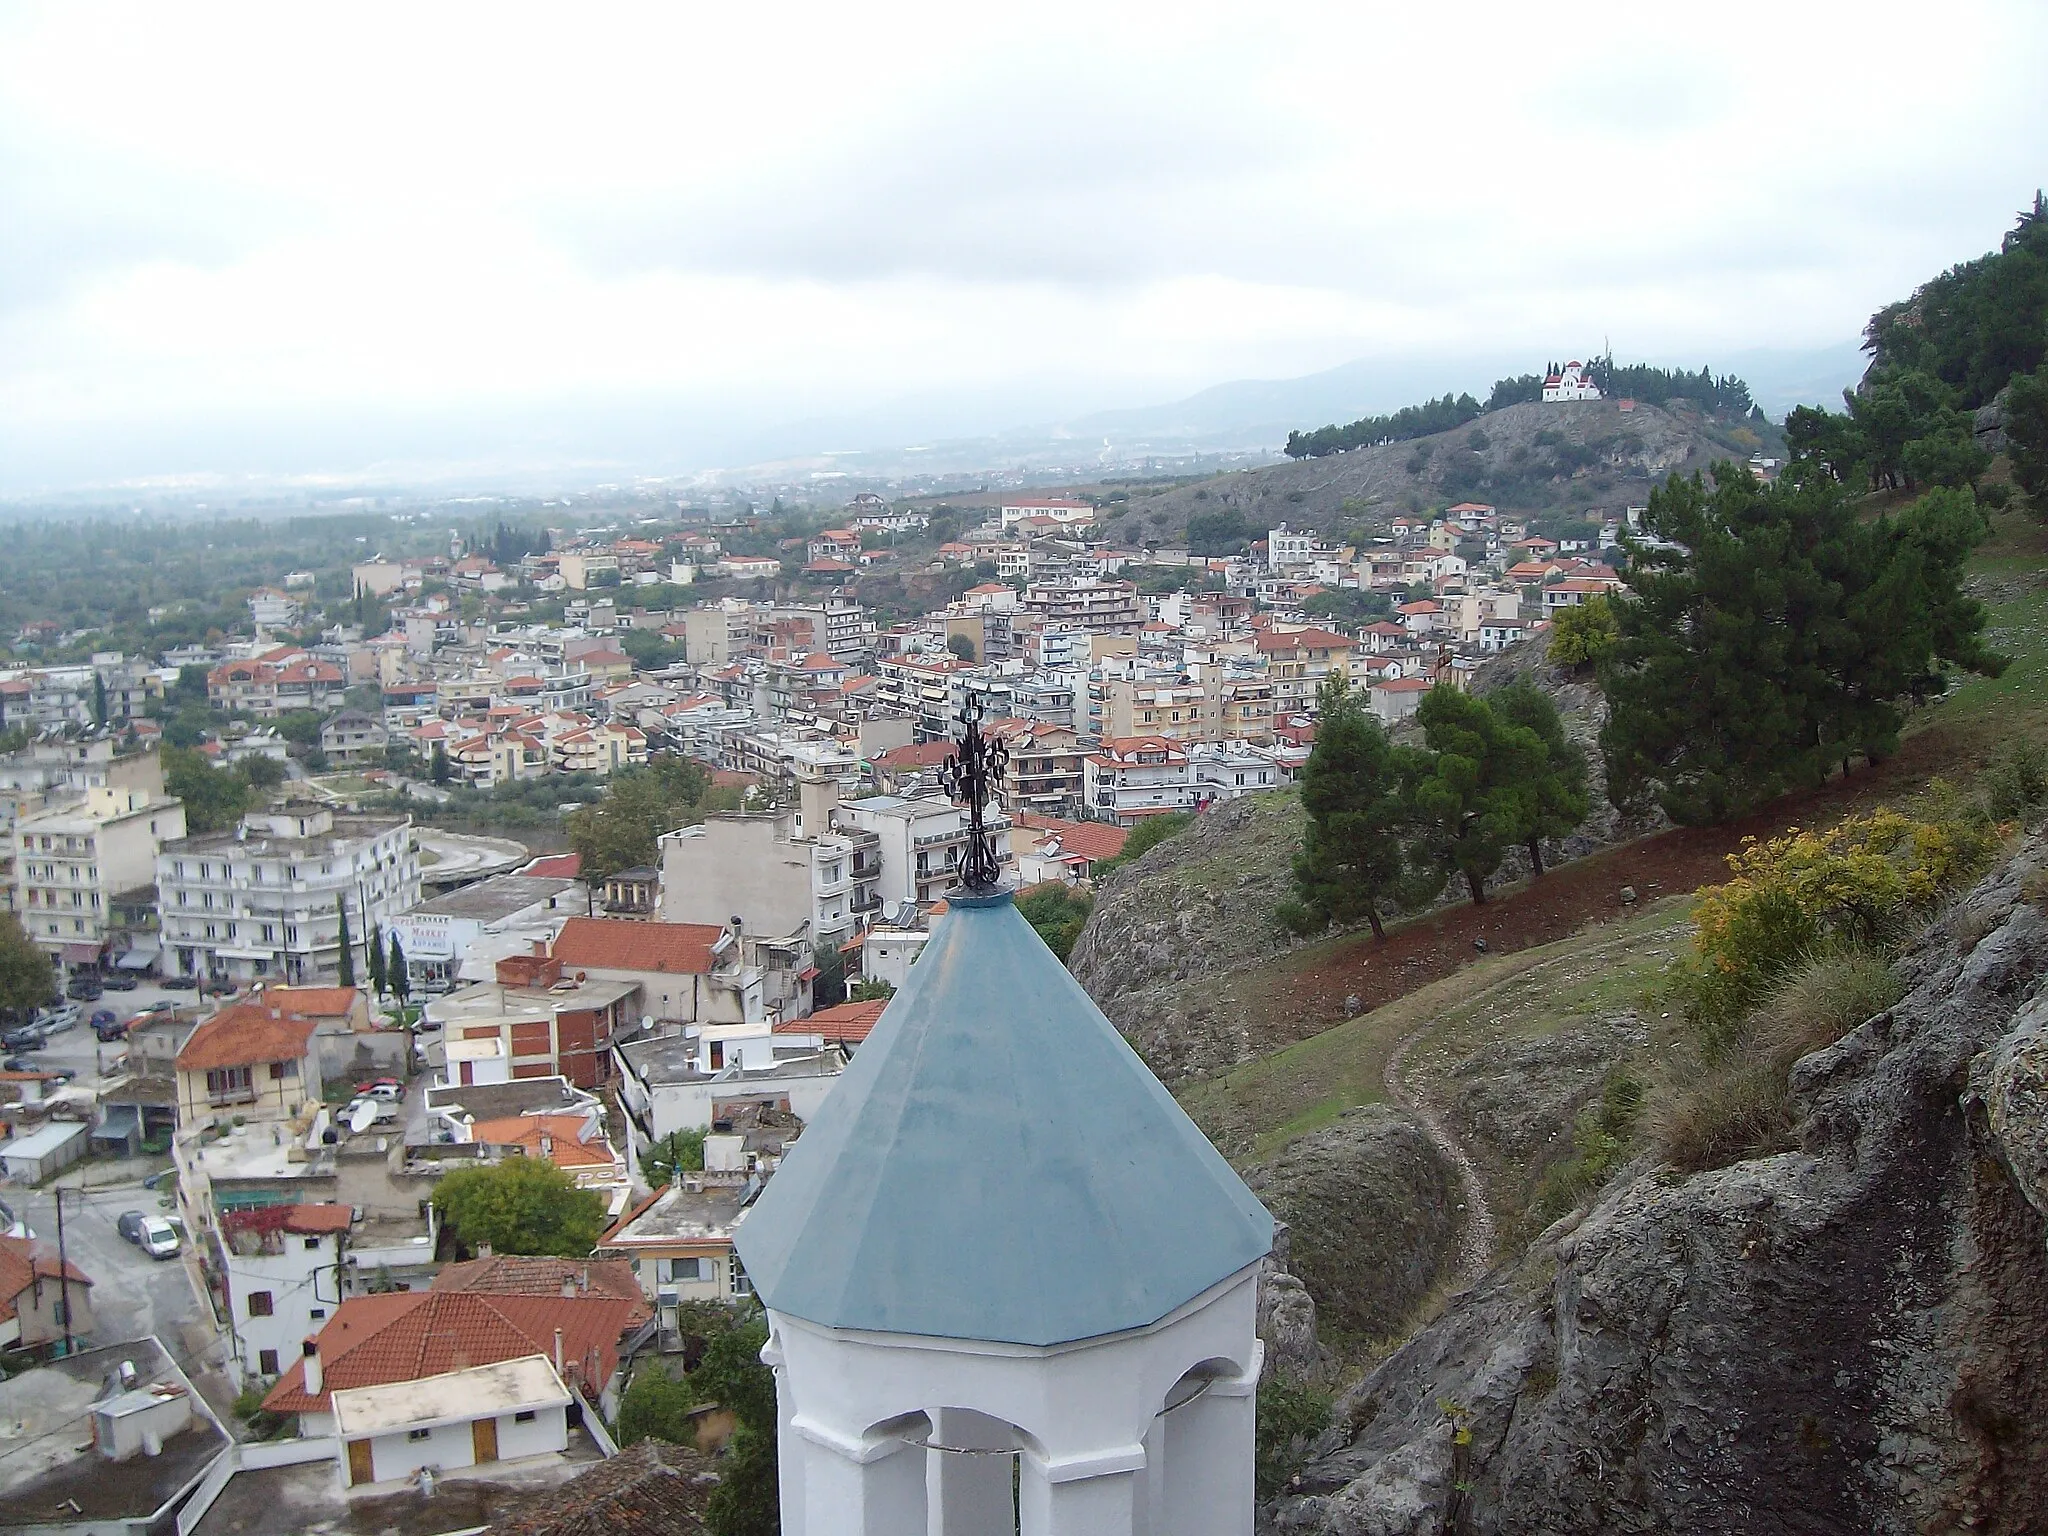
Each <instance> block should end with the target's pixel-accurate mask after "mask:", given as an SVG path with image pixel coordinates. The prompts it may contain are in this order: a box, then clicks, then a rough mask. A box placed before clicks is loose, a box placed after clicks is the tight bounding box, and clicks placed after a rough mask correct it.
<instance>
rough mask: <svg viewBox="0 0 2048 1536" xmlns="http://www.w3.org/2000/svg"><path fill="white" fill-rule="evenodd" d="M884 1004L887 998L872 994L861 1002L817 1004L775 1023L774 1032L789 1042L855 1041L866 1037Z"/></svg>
mask: <svg viewBox="0 0 2048 1536" xmlns="http://www.w3.org/2000/svg"><path fill="white" fill-rule="evenodd" d="M888 1006H889V1000H888V999H887V998H874V999H871V1000H870V1001H868V1002H864V1003H838V1004H835V1005H834V1006H832V1007H830V1008H820V1009H819V1010H818V1011H817V1012H816V1013H813V1014H809V1015H807V1016H806V1017H804V1018H801V1019H785V1020H784V1021H783V1022H782V1023H780V1024H777V1025H776V1026H775V1033H776V1034H777V1035H780V1036H782V1037H783V1038H784V1039H785V1040H789V1041H790V1042H791V1043H792V1044H794V1043H796V1042H797V1041H801V1040H808V1041H810V1042H811V1043H812V1044H814V1045H819V1046H822V1045H826V1044H832V1045H859V1044H860V1043H861V1041H863V1040H865V1039H867V1037H868V1033H869V1031H870V1030H872V1029H873V1028H874V1027H875V1025H876V1023H877V1022H879V1021H880V1019H881V1017H882V1010H883V1009H884V1008H886V1007H888Z"/></svg>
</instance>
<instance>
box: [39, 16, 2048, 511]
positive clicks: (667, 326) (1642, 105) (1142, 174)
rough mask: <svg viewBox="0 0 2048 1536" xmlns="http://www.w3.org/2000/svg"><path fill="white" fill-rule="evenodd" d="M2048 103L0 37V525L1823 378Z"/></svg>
mask: <svg viewBox="0 0 2048 1536" xmlns="http://www.w3.org/2000/svg"><path fill="white" fill-rule="evenodd" d="M2044 78H2048V6H2043V5H2042V4H2040V3H2039V0H2012V3H1990V0H1987V3H1979V4H1970V3H1966V0H1965V3H1959V0H1951V3H1948V4H1945V5H1942V6H1939V7H1933V6H1929V5H1927V4H1926V3H1924V0H1920V3H1915V4H1910V5H1907V4H1899V5H1891V4H1883V3H1871V0H1860V3H1854V4H1851V3H1847V0H1839V3H1833V4H1824V5H1823V4H1801V3H1797V0H1774V3H1771V4H1767V5H1753V6H1752V5H1744V4H1740V3H1723V4H1720V5H1717V6H1714V7H1711V8H1708V9H1707V10H1704V11H1703V10H1702V9H1701V8H1699V7H1696V6H1669V5H1659V4H1654V3H1644V0H1635V3H1632V4H1626V5H1612V6H1609V5H1602V4H1597V3H1585V0H1581V3H1575V4H1571V5H1567V6H1561V7H1540V6H1532V5H1529V4H1527V3H1515V4H1502V5H1495V4H1490V3H1473V0H1467V3H1463V4H1459V5H1424V4H1416V3H1413V0H1409V3H1406V4H1402V5H1398V6H1389V5H1381V4H1376V3H1369V0H1368V3H1359V0H1351V3H1348V4H1340V5H1331V6H1328V7H1316V6H1310V5H1300V4H1297V5H1294V6H1288V7H1269V6H1258V7H1253V6H1246V5H1242V4H1237V5H1229V6H1206V5H1202V4H1199V3H1190V0H1175V3H1173V4H1170V5H1162V6H1157V7H1151V6H1137V5H1104V4H1102V3H1101V0H1095V3H1092V4H1086V5H1077V6H1073V7H1065V6H1060V5H1052V4H1042V3H1041V4H1032V5H1028V6H1006V7H974V6H963V5H960V4H957V3H954V4H948V5H944V6H932V7H929V8H923V7H911V6H889V5H883V6H846V5H831V6H821V7H818V8H816V9H815V10H813V9H809V8H804V7H796V6H785V7H775V6H735V5H721V6H715V7H714V6H709V5H701V4H685V3H669V4H665V5H660V6H653V7H648V8H646V9H644V10H640V9H636V8H632V7H627V6H616V5H603V6H561V5H556V6H551V7H548V8H546V9H545V10H539V11H533V12H528V11H525V10H524V9H523V8H520V7H514V6H506V5H503V4H494V5H488V6H478V7H475V8H463V7H457V6H451V5H422V4H419V3H417V0H413V3H407V4H403V5H397V6H391V7H380V6H376V5H364V4H356V5H350V6H345V7H344V6H334V7H321V8H314V7H307V6H297V5H286V6H279V5H276V4H262V5H251V6H247V7H231V6H207V5H196V4H180V5H173V6H166V5H161V4H150V5H140V6H135V7H102V6H94V5H88V4H84V3H64V4H53V5H50V6H48V7H34V8H19V7H12V6H0V447H4V448H5V449H6V450H7V452H8V456H9V457H10V458H12V459H13V460H14V463H13V465H12V467H11V468H10V466H8V465H6V464H0V486H11V487H12V488H16V489H19V488H21V487H22V486H23V485H24V484H26V483H39V479H40V478H46V477H48V476H51V475H56V476H59V477H60V478H61V477H63V476H71V477H80V476H84V477H88V478H89V477H90V476H91V475H92V473H93V472H94V470H95V469H97V468H101V467H103V468H104V469H105V472H106V473H107V474H108V475H109V476H113V475H116V474H129V473H134V472H137V470H138V464H137V462H136V455H137V454H138V453H139V452H143V451H144V450H143V449H140V448H138V447H137V445H138V444H156V445H162V444H166V443H169V442H173V441H176V440H178V439H179V438H181V437H183V436H187V435H190V434H197V435H198V436H199V437H200V438H203V439H204V440H205V441H207V442H208V443H211V444H215V445H216V446H215V447H214V448H212V449H209V450H208V451H210V452H215V453H218V454H221V455H225V456H226V457H227V458H232V456H233V453H234V449H233V447H232V446H231V445H232V444H233V443H234V442H235V441H236V436H235V434H236V433H241V434H242V435H243V437H244V438H246V439H248V440H260V439H261V438H262V437H263V436H264V435H265V434H275V435H276V436H277V438H278V440H279V441H286V440H289V441H293V442H297V441H300V440H301V437H300V436H296V435H295V433H298V430H299V429H300V428H302V427H305V426H306V425H307V424H314V423H320V422H323V421H334V420H340V419H347V420H353V421H359V422H364V423H381V424H382V425H373V426H368V427H365V428H364V432H365V434H366V435H365V436H364V438H363V439H362V441H361V442H360V443H359V444H357V445H356V447H355V448H352V449H351V450H350V451H357V450H358V449H359V450H360V451H361V452H363V453H365V454H374V453H375V452H377V451H378V450H379V448H380V446H383V445H380V443H379V441H378V439H377V434H378V433H379V432H382V431H386V430H389V431H391V432H392V433H393V434H394V435H393V437H392V443H393V444H396V443H398V440H399V438H400V437H402V436H403V434H402V433H400V432H398V430H397V427H396V426H395V425H394V424H399V423H403V422H406V421H408V420H410V421H411V422H413V423H414V424H415V426H417V425H418V424H420V423H432V422H435V421H441V420H453V419H456V418H462V419H465V420H476V419H488V418H491V417H493V416H494V415H495V416H503V417H505V418H506V419H512V418H515V417H517V418H520V419H532V418H533V417H534V416H535V415H536V413H538V415H540V416H546V415H548V414H550V413H560V414H561V415H562V416H563V417H565V418H568V417H574V416H576V415H577V414H578V413H588V412H592V411H602V410H604V409H607V408H611V407H613V406H621V407H630V405H631V404H632V402H635V401H642V400H661V401H664V402H670V403H677V402H680V403H682V405H684V406H685V407H689V408H693V409H696V410H698V411H699V412H700V413H701V415H702V416H703V418H704V419H705V420H706V421H712V420H716V421H719V422H727V423H732V422H745V421H749V420H755V419H759V420H766V419H770V418H772V419H776V420H781V419H787V418H793V417H799V416H804V415H807V414H816V415H827V416H829V415H832V414H834V413H842V414H843V413H849V412H854V411H857V410H858V409H860V408H861V407H863V406H866V405H869V404H872V403H873V402H875V401H878V400H888V399H894V398H896V397H900V396H911V397H916V398H919V399H927V398H929V399H934V400H944V399H947V398H952V399H956V400H968V399H972V400H983V401H989V402H996V403H997V404H996V405H992V406H991V407H990V408H992V409H994V408H1000V407H1001V405H1003V404H1006V403H1009V402H1014V403H1015V408H1016V409H1020V410H1021V409H1026V408H1038V407H1039V406H1041V405H1043V406H1045V407H1046V408H1049V409H1059V410H1075V411H1079V410H1085V409H1090V408H1097V407H1102V406H1108V405H1121V404H1141V403H1148V402H1151V401H1155V400H1163V399H1169V398H1172V397H1174V396H1176V395H1179V394H1184V393H1187V392H1189V391H1192V390H1195V389H1199V388H1202V387H1203V386H1205V385H1208V384H1212V383H1216V382H1219V381H1222V380H1226V379H1231V378H1242V377H1283V376H1288V375H1293V374H1299V373H1305V372H1309V371H1312V370H1315V369H1319V368H1325V367H1329V366H1332V365H1334V364H1337V363H1340V362H1343V361H1346V360H1349V359H1353V358H1360V357H1366V358H1390V359H1391V358H1410V359H1412V358H1415V357H1418V356H1427V355H1429V354H1431V353H1451V354H1480V353H1486V354H1493V353H1498V352H1501V351H1503V350H1507V351H1514V350H1516V349H1526V352H1527V355H1528V362H1529V365H1530V366H1532V367H1533V366H1535V365H1537V364H1540V363H1541V362H1542V361H1543V360H1544V359H1545V358H1547V357H1550V356H1553V355H1559V354H1562V353H1565V352H1567V351H1577V350H1583V349H1585V348H1587V347H1588V346H1590V345H1597V344H1598V342H1599V340H1600V339H1601V338H1602V337H1607V338H1611V339H1612V343H1613V346H1614V349H1615V351H1616V353H1617V355H1620V356H1623V357H1644V358H1666V357H1669V358H1680V357H1682V358H1688V359H1700V358H1710V357H1711V356H1712V355H1713V354H1715V353H1719V352H1729V351H1735V350H1739V349H1743V348H1750V347H1758V346H1784V347H1798V346H1811V345H1822V344H1826V343H1831V342H1838V341H1841V340H1843V339H1845V338H1848V337H1852V336H1854V335H1855V334H1856V332H1857V331H1858V329H1859V328H1860V326H1861V324H1862V322H1863V321H1864V319H1865V318H1866V317H1867V316H1868V314H1869V312H1870V311H1871V310H1872V309H1873V308H1875V307H1876V306H1877V305H1879V304H1881V303H1884V302H1886V301H1888V300H1890V299H1892V298H1895V297H1898V296H1900V295H1902V294H1903V293H1905V292H1906V291H1907V290H1908V289H1909V288H1910V287H1911V286H1912V285H1913V284H1914V283H1915V282H1917V281H1920V280H1922V279H1924V278H1925V277H1927V276H1928V275H1930V274H1931V273H1933V272H1934V271H1936V270H1938V269H1940V268H1941V267H1942V266H1944V265H1947V264H1949V263H1951V262H1953V261H1956V260H1960V259H1964V258H1967V257H1969V256H1973V255H1976V254H1979V253H1981V252H1983V251H1984V250H1986V249H1988V248H1990V247H1992V246H1993V245H1995V243H1996V241H1997V239H1998V237H1999V235H2000V233H2001V232H2002V231H2003V230H2004V229H2005V228H2007V227H2009V225H2010V223H2011V221H2012V218H2013V215H2014V214H2015V212H2016V211H2017V210H2018V209H2019V208H2020V207H2021V206H2022V204H2023V203H2024V202H2025V201H2026V200H2028V199H2029V198H2030V197H2031V195H2032V192H2033V189H2034V188H2035V186H2036V185H2037V184H2039V183H2041V182H2042V181H2044V180H2048V156H2044V154H2043V149H2044V147H2048V91H2044V90H2043V89H2042V81H2043V79H2044ZM1475 382H1476V384H1477V385H1478V386H1480V387H1483V385H1484V383H1485V382H1486V381H1484V380H1479V381H1475ZM939 414H941V415H943V414H944V413H943V412H941V413H939ZM944 427H945V423H943V422H938V421H936V420H935V423H934V430H935V431H936V430H943V429H944ZM428 435H429V437H430V436H431V433H429V434H428ZM304 440H305V441H308V442H313V441H317V440H318V433H317V432H313V433H310V435H305V437H304ZM51 444H62V445H64V452H63V453H62V454H58V453H56V452H55V451H54V450H50V451H45V450H49V445H51ZM223 444H225V445H230V446H225V447H223V446H219V445H223ZM569 446H570V447H572V448H573V446H574V445H573V444H571V445H569ZM147 451H149V452H157V451H160V450H159V448H155V447H153V448H150V449H148V450H147ZM318 451H319V450H315V449H313V448H308V449H307V450H306V452H308V453H317V452H318ZM326 451H337V450H332V449H329V450H326ZM391 451H393V452H396V451H398V449H397V448H396V447H393V448H392V449H391ZM405 451H409V452H410V451H431V444H427V445H424V446H423V445H421V444H420V443H417V442H408V444H407V446H406V448H405ZM177 457H178V456H177V455H176V454H168V453H167V455H166V462H165V464H164V465H163V466H162V467H163V468H165V469H171V468H191V467H193V466H192V464H191V463H190V462H189V455H188V458H187V460H186V461H185V462H182V463H177V464H173V463H172V462H170V461H171V460H172V459H175V458H177ZM269 463H270V467H273V468H276V467H280V466H279V465H278V464H277V463H276V462H275V455H273V456H272V459H271V460H270V461H269ZM141 467H146V466H141ZM218 467H220V468H222V469H229V470H231V469H234V468H237V467H239V466H237V465H235V464H232V463H229V462H226V461H225V459H224V460H223V462H222V463H221V464H220V465H219V466H218ZM282 467H287V468H288V467H292V466H289V465H287V466H282ZM297 467H300V468H305V469H309V470H310V469H318V468H337V467H347V466H339V465H334V464H316V463H312V462H307V463H305V464H303V465H299V466H297Z"/></svg>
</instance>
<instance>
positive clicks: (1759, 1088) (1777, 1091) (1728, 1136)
mask: <svg viewBox="0 0 2048 1536" xmlns="http://www.w3.org/2000/svg"><path fill="white" fill-rule="evenodd" d="M1790 1131H1791V1124H1790V1118H1789V1116H1788V1114H1787V1112H1786V1101H1785V1074H1784V1073H1783V1072H1782V1071H1781V1070H1780V1069H1779V1068H1778V1066H1777V1064H1776V1063H1774V1062H1769V1061H1745V1062H1742V1063H1740V1064H1739V1065H1737V1066H1734V1067H1732V1068H1730V1069H1729V1070H1726V1071H1722V1072H1714V1073H1710V1074H1709V1075H1708V1076H1706V1077H1704V1078H1702V1079H1700V1080H1699V1081H1698V1082H1695V1083H1692V1084H1690V1085H1689V1086H1688V1087H1686V1088H1685V1089H1683V1090H1682V1091H1680V1092H1678V1093H1675V1094H1673V1095H1672V1096H1671V1097H1669V1098H1667V1099H1664V1100H1662V1101H1661V1102H1660V1103H1659V1104H1658V1105H1657V1107H1656V1110H1655V1111H1654V1113H1653V1115H1652V1133H1653V1135H1654V1136H1655V1137H1656V1140H1657V1144H1658V1147H1659V1149H1660V1150H1661V1151H1662V1153H1663V1155H1664V1159H1665V1161H1666V1162H1668V1163H1670V1164H1671V1165H1672V1166H1673V1167H1676V1168H1679V1169H1682V1170H1684V1171H1685V1172H1687V1173H1699V1172H1702V1171H1704V1170H1706V1169H1708V1168H1725V1167H1727V1166H1728V1165H1729V1164H1730V1163H1737V1162H1740V1161H1742V1159H1744V1158H1746V1157H1755V1156H1758V1155H1759V1154H1761V1153H1765V1152H1772V1151H1777V1150H1779V1149H1781V1148H1782V1147H1783V1146H1784V1145H1785V1142H1786V1140H1787V1138H1788V1136H1789V1133H1790Z"/></svg>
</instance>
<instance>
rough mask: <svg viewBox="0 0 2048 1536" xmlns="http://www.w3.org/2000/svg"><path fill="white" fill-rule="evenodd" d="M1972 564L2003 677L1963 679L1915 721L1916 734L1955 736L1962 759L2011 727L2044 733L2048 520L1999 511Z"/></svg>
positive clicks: (1979, 753) (1970, 762) (2047, 735)
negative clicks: (2006, 661)
mask: <svg viewBox="0 0 2048 1536" xmlns="http://www.w3.org/2000/svg"><path fill="white" fill-rule="evenodd" d="M1970 569H1971V573H1972V577H1973V580H1972V583H1971V585H1972V587H1973V589H1974V590H1976V591H1977V593H1978V595H1979V596H1981V597H1982V598H1983V599H1984V601H1985V604H1986V606H1987V607H1989V608H1990V610H1991V623H1990V631H1989V633H1990V640H1991V644H1992V646H1993V647H1994V648H1995V649H1997V650H1999V651H2001V652H2003V653H2004V654H2005V655H2007V656H2010V657H2011V658H2012V664H2011V665H2010V666H2008V667H2007V668H2006V669H2005V675H2004V676H2002V677H1997V678H1988V677H1973V678H1970V679H1968V680H1967V681H1965V682H1964V683H1963V684H1962V686H1961V687H1959V688H1957V689H1956V690H1955V691H1954V692H1953V693H1951V694H1949V695H1948V697H1946V698H1944V699H1943V700H1942V701H1941V702H1940V704H1938V705H1936V706H1935V707H1934V708H1932V709H1930V710H1928V711H1927V712H1926V713H1925V715H1923V716H1922V718H1921V719H1920V720H1918V721H1916V722H1914V733H1915V734H1918V733H1919V732H1922V731H1925V732H1927V733H1929V734H1938V735H1940V736H1942V737H1944V738H1946V739H1948V740H1950V741H1952V742H1953V743H1954V745H1955V747H1956V749H1957V751H1958V754H1959V757H1960V759H1961V761H1962V763H1963V765H1964V766H1974V765H1976V764H1977V763H1980V762H1981V761H1982V760H1983V758H1984V757H1985V756H1986V755H1988V754H1989V753H1990V752H1991V751H1992V750H1993V749H1994V748H1995V747H1996V746H1997V745H1998V744H1999V743H2000V742H2002V741H2005V740H2009V739H2011V738H2012V737H2013V736H2015V735H2019V734H2027V735H2031V736H2033V737H2034V738H2035V739H2036V740H2044V739H2048V525H2044V524H2043V523H2042V522H2041V521H2039V520H2037V519H2035V518H2033V517H2031V516H2028V515H2027V514H2025V513H2023V512H2003V513H2000V514H1998V516H1997V517H1995V518H1994V519H1993V532H1992V536H1991V538H1990V539H1989V540H1988V541H1987V542H1986V543H1985V545H1984V547H1983V548H1982V549H1980V550H1979V551H1978V552H1977V556H1976V558H1975V559H1973V560H1972V561H1971V562H1970Z"/></svg>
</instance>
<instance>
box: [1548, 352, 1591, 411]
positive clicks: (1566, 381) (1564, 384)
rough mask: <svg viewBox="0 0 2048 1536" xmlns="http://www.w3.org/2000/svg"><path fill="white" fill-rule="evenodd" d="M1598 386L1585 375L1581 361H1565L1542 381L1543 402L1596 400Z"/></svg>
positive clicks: (1550, 403)
mask: <svg viewBox="0 0 2048 1536" xmlns="http://www.w3.org/2000/svg"><path fill="white" fill-rule="evenodd" d="M1599 398H1600V386H1599V385H1597V384H1595V383H1594V382H1593V381H1592V380H1591V379H1590V378H1588V377H1587V376H1586V369H1585V366H1584V365H1583V364H1581V363H1575V362H1574V363H1566V364H1565V365H1564V366H1563V367H1562V368H1560V369H1558V371H1557V372H1555V373H1553V374H1550V375H1549V376H1548V377H1546V378H1545V379H1544V381H1543V403H1544V404H1545V405H1556V404H1558V403H1559V402H1561V401H1566V400H1598V399H1599Z"/></svg>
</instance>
